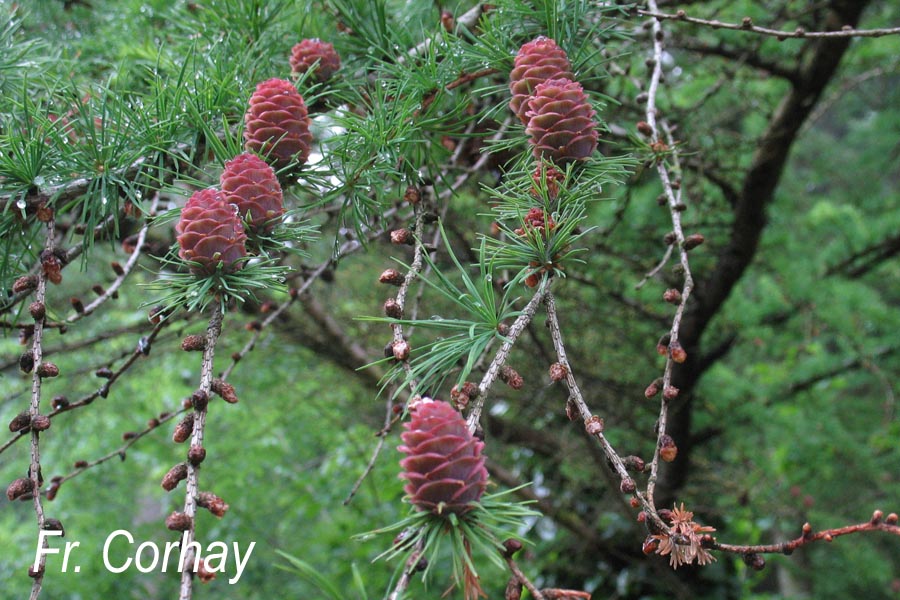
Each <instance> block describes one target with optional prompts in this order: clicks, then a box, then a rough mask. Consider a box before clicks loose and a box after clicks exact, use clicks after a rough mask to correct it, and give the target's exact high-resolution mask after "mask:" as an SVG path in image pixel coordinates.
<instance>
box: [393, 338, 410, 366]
mask: <svg viewBox="0 0 900 600" xmlns="http://www.w3.org/2000/svg"><path fill="white" fill-rule="evenodd" d="M391 352H392V353H393V355H394V358H395V359H397V360H399V361H400V362H403V361H405V360H407V359H408V358H409V352H410V346H409V342H407V341H406V340H399V341H396V342H394V343H393V344H392V345H391Z"/></svg>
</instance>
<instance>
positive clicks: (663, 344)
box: [656, 333, 672, 356]
mask: <svg viewBox="0 0 900 600" xmlns="http://www.w3.org/2000/svg"><path fill="white" fill-rule="evenodd" d="M671 340H672V334H670V333H667V334H665V335H663V336H662V337H661V338H659V341H658V342H656V353H657V354H659V355H660V356H665V355H666V354H668V352H669V342H670V341H671Z"/></svg>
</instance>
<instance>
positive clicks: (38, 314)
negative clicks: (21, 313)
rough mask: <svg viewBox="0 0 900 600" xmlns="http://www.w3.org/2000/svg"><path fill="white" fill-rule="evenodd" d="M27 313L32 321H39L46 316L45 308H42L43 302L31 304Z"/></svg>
mask: <svg viewBox="0 0 900 600" xmlns="http://www.w3.org/2000/svg"><path fill="white" fill-rule="evenodd" d="M28 312H29V313H31V318H32V319H34V320H35V321H41V320H43V318H44V317H45V316H46V315H47V307H46V306H44V303H43V302H32V303H31V304H30V305H29V306H28Z"/></svg>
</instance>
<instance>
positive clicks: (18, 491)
mask: <svg viewBox="0 0 900 600" xmlns="http://www.w3.org/2000/svg"><path fill="white" fill-rule="evenodd" d="M33 491H34V482H33V481H32V480H31V479H28V478H26V477H20V478H19V479H16V480H15V481H13V482H12V483H10V484H9V486H8V487H7V488H6V497H7V498H8V499H9V501H10V502H12V501H13V500H18V499H19V498H23V497H24V496H30V495H31V493H32V492H33Z"/></svg>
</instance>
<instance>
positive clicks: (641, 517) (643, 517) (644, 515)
mask: <svg viewBox="0 0 900 600" xmlns="http://www.w3.org/2000/svg"><path fill="white" fill-rule="evenodd" d="M646 520H647V513H645V512H644V511H641V512H639V513H638V514H637V517H635V521H637V522H638V523H643V522H644V521H646Z"/></svg>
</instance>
